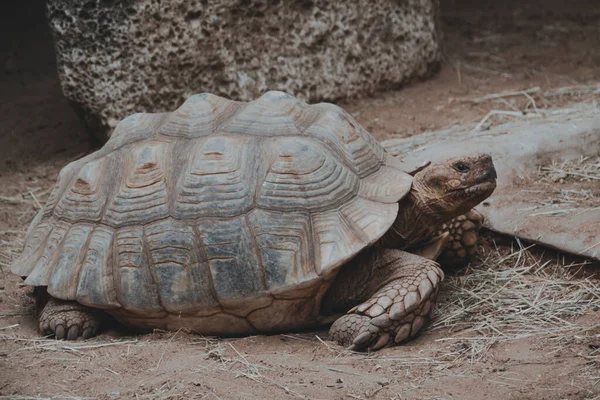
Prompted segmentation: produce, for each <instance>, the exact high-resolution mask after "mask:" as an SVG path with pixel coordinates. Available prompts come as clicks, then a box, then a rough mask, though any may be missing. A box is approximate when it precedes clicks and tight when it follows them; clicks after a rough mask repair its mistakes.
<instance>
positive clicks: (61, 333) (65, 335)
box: [40, 297, 103, 340]
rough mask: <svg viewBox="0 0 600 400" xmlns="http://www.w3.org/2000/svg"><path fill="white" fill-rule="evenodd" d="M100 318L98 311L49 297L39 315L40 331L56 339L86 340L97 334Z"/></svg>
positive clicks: (73, 302)
mask: <svg viewBox="0 0 600 400" xmlns="http://www.w3.org/2000/svg"><path fill="white" fill-rule="evenodd" d="M102 317H103V315H102V311H100V310H96V309H92V308H89V307H86V306H83V305H81V304H79V303H77V302H75V301H64V300H58V299H55V298H54V297H51V298H50V299H49V300H48V303H46V306H45V307H44V309H43V310H42V312H41V314H40V331H41V332H42V334H44V335H47V334H54V336H55V337H56V338H57V339H67V340H75V339H77V338H78V337H82V338H84V339H87V338H90V337H92V336H95V335H96V334H97V332H98V329H99V328H100V325H101V323H102Z"/></svg>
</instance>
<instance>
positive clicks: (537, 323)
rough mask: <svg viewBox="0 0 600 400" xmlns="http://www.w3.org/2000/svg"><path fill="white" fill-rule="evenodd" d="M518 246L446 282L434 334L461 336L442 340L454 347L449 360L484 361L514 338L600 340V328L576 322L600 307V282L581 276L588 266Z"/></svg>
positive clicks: (447, 356) (488, 257) (496, 251)
mask: <svg viewBox="0 0 600 400" xmlns="http://www.w3.org/2000/svg"><path fill="white" fill-rule="evenodd" d="M516 243H517V244H518V245H519V247H518V248H516V249H514V248H510V249H508V248H496V249H494V250H491V251H488V252H486V253H485V254H483V255H482V256H481V258H480V260H479V261H478V262H477V263H475V264H474V265H473V267H472V268H469V271H468V273H464V274H460V275H456V276H450V277H448V279H447V280H446V281H445V285H444V286H443V289H442V292H441V298H440V300H439V306H438V308H437V309H436V312H435V316H434V319H433V321H432V323H431V325H430V327H429V330H438V329H442V328H443V329H447V330H448V331H449V332H451V333H454V332H459V331H460V332H461V334H460V335H458V336H457V335H456V334H453V335H449V337H447V338H442V339H438V341H441V342H450V343H453V346H452V347H453V350H454V351H453V352H452V353H450V354H445V355H443V358H444V359H446V360H451V361H452V362H453V363H455V362H460V361H468V362H469V363H473V362H477V361H481V360H482V359H484V357H485V356H486V354H487V351H488V350H489V349H490V348H491V347H492V346H494V345H495V344H497V343H500V342H505V341H511V340H518V339H525V338H533V337H535V338H539V339H545V340H550V342H551V343H553V344H554V345H556V346H559V345H560V344H561V343H564V342H567V341H569V340H572V339H573V338H576V337H578V338H582V337H588V338H590V339H591V338H597V337H598V336H599V335H598V334H599V333H600V325H594V326H584V325H581V324H579V323H577V322H576V319H577V317H579V316H582V315H584V314H586V313H589V312H592V311H596V310H597V309H598V308H599V307H600V287H599V285H600V283H599V282H598V281H597V280H596V279H592V278H589V277H582V276H581V275H582V269H583V267H584V265H585V263H571V264H565V262H564V260H563V259H562V258H561V257H560V256H556V258H555V259H549V258H548V257H545V256H544V255H536V254H535V253H534V252H532V250H531V247H528V248H524V247H522V246H521V244H520V242H519V241H516Z"/></svg>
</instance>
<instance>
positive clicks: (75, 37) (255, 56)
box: [48, 0, 440, 139]
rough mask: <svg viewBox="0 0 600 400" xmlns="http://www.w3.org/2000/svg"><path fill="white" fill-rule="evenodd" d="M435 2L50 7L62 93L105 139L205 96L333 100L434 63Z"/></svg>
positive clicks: (186, 0) (149, 0)
mask: <svg viewBox="0 0 600 400" xmlns="http://www.w3.org/2000/svg"><path fill="white" fill-rule="evenodd" d="M437 12H438V4H437V0H352V1H346V2H341V1H327V0H281V1H268V0H254V1H253V0H203V1H202V0H172V1H159V0H123V1H116V0H87V1H82V0H49V1H48V17H49V22H50V27H51V30H52V32H53V35H54V40H55V46H56V52H57V60H58V70H59V75H60V80H61V83H62V88H63V92H64V94H65V95H66V96H67V98H69V99H70V100H71V101H72V102H73V104H74V105H75V107H76V109H77V110H78V111H79V112H80V113H81V115H82V116H83V117H84V119H85V121H86V123H87V124H88V126H89V127H90V129H91V130H92V132H94V133H95V134H99V135H100V137H102V138H104V139H105V138H106V137H107V136H108V135H110V132H112V129H113V128H114V127H115V125H116V124H117V122H118V121H119V120H121V119H122V118H123V117H125V116H127V115H129V114H132V113H135V112H161V111H169V110H173V109H175V108H177V107H178V106H179V105H180V104H181V103H182V102H183V101H184V100H185V99H186V98H187V97H188V96H190V95H191V94H193V93H198V92H212V93H215V94H218V95H221V96H225V97H228V98H231V99H234V100H242V101H248V100H251V99H254V98H256V97H258V96H260V94H262V93H263V92H265V91H267V90H281V91H285V92H288V93H290V94H293V95H294V96H297V97H298V98H301V99H303V100H305V101H310V102H315V101H322V100H325V101H335V100H340V99H345V98H350V97H355V96H360V95H364V94H368V93H371V92H373V91H375V90H378V89H382V88H383V89H388V88H394V87H397V86H399V85H400V84H402V83H405V82H406V81H407V80H410V79H413V78H417V77H424V76H427V75H428V74H430V73H432V72H433V71H435V69H436V67H437V66H438V64H439V59H440V48H439V38H438V33H437V21H436V17H437Z"/></svg>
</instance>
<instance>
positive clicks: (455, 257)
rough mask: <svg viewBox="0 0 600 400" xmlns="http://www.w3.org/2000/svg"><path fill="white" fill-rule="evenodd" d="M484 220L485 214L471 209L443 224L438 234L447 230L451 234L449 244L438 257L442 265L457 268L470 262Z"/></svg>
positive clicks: (475, 249)
mask: <svg viewBox="0 0 600 400" xmlns="http://www.w3.org/2000/svg"><path fill="white" fill-rule="evenodd" d="M483 221H484V218H483V215H481V214H480V213H479V212H477V211H475V210H470V211H469V212H467V213H466V214H463V215H461V216H459V217H456V218H454V219H452V220H450V221H448V222H446V223H445V224H443V225H442V227H441V228H440V230H439V231H438V232H437V233H436V235H441V234H443V233H445V232H448V233H449V234H450V239H449V241H448V244H447V245H446V247H445V249H444V251H442V254H440V256H439V258H438V262H439V263H440V264H441V265H442V267H450V268H457V267H462V266H465V265H467V264H468V263H469V261H470V260H471V258H472V257H473V255H474V254H475V252H476V251H477V243H478V241H479V230H480V229H481V227H482V226H483Z"/></svg>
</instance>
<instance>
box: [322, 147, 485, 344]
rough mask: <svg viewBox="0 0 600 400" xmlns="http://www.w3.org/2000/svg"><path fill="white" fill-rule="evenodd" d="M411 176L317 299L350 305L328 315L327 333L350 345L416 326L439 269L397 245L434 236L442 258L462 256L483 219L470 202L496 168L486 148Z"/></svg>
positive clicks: (403, 333)
mask: <svg viewBox="0 0 600 400" xmlns="http://www.w3.org/2000/svg"><path fill="white" fill-rule="evenodd" d="M414 178H415V179H414V182H413V187H412V189H411V191H410V193H409V194H408V195H407V196H406V197H405V198H404V199H402V200H401V201H400V211H399V213H398V216H397V218H396V221H395V222H394V224H393V226H392V228H391V229H390V230H389V231H388V233H387V234H386V235H385V236H384V237H383V238H382V239H381V240H380V241H379V243H377V244H376V245H375V246H373V247H371V248H368V249H366V250H364V251H363V252H362V253H361V254H359V255H358V256H357V257H356V258H355V259H353V260H352V261H350V262H349V263H348V264H347V265H346V266H344V267H343V269H342V271H340V273H339V274H338V276H337V277H336V280H335V281H334V283H333V285H332V286H331V288H330V290H329V291H328V293H327V295H326V297H325V299H324V300H323V305H322V310H323V311H324V313H325V314H335V313H336V312H339V311H341V310H343V309H347V308H350V307H352V308H351V309H350V311H348V312H347V313H346V314H345V315H343V316H341V317H340V318H338V319H337V320H336V321H335V322H334V324H333V325H332V326H331V329H330V334H331V336H332V338H333V339H335V340H337V341H338V342H339V343H340V344H342V345H344V346H349V347H350V348H351V349H353V350H377V349H380V348H382V347H384V346H388V345H391V344H397V343H401V342H403V341H406V340H408V339H410V338H411V337H414V336H415V335H417V334H418V332H419V331H420V330H421V329H422V328H423V326H425V323H426V321H427V319H428V318H429V315H430V313H431V311H432V309H433V306H434V304H435V301H436V297H437V293H438V291H439V287H440V283H441V281H442V280H443V277H444V273H443V272H442V270H441V269H440V267H439V264H437V263H436V262H434V261H432V260H429V259H427V258H424V257H420V256H418V255H415V254H410V253H409V252H406V251H403V250H405V249H409V248H414V247H415V246H416V247H418V246H419V244H421V243H423V242H427V241H428V240H431V239H432V237H434V236H437V237H438V238H441V239H439V240H442V241H443V244H444V245H446V246H448V249H447V250H446V251H442V252H441V253H442V255H443V256H444V259H446V260H449V261H451V262H452V263H455V264H456V263H460V262H465V261H468V257H469V256H470V255H472V254H473V252H474V249H475V246H476V242H477V237H476V234H477V230H478V229H479V228H480V227H481V224H482V222H483V218H482V217H481V215H480V214H479V213H477V212H476V211H474V210H471V209H472V208H473V207H474V206H476V205H477V204H479V203H480V202H481V201H483V200H485V199H486V198H487V197H489V196H490V195H491V194H492V192H493V191H494V189H495V188H496V171H495V169H494V165H493V163H492V159H491V157H490V156H489V155H487V154H477V155H474V156H469V157H460V158H454V159H450V160H447V161H445V162H442V163H438V164H433V165H431V166H429V167H426V168H425V169H423V170H421V171H419V172H417V173H416V174H415V176H414ZM449 221H450V222H451V223H449ZM444 224H446V225H445V226H444ZM441 228H444V229H443V230H445V231H446V232H440V230H441ZM440 235H441V236H440ZM441 248H442V249H443V246H442V247H441ZM439 253H440V251H437V252H436V255H437V254H439Z"/></svg>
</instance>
